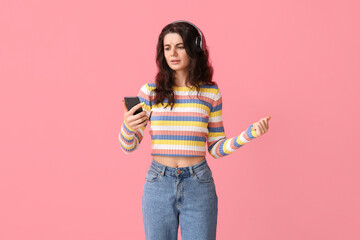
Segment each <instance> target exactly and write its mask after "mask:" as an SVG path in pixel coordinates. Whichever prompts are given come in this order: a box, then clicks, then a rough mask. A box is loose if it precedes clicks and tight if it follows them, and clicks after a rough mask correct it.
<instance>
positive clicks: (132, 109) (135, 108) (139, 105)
mask: <svg viewBox="0 0 360 240" xmlns="http://www.w3.org/2000/svg"><path fill="white" fill-rule="evenodd" d="M142 105H143V103H142V102H141V103H138V104H136V105H135V106H134V107H132V108H131V109H130V111H129V112H131V113H132V114H133V115H134V113H135V111H136V110H138V109H139V108H141V106H142Z"/></svg>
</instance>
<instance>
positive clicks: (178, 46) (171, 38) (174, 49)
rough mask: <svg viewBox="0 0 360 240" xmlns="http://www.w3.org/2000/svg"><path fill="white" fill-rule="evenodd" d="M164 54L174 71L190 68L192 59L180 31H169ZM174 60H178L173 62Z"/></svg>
mask: <svg viewBox="0 0 360 240" xmlns="http://www.w3.org/2000/svg"><path fill="white" fill-rule="evenodd" d="M164 55H165V59H166V62H167V64H168V65H169V67H170V68H171V69H172V70H174V71H184V70H187V69H188V66H189V63H190V60H189V56H188V55H187V53H186V50H185V47H184V43H183V40H182V37H181V36H180V34H178V33H168V34H166V35H165V37H164ZM173 60H176V61H175V62H173Z"/></svg>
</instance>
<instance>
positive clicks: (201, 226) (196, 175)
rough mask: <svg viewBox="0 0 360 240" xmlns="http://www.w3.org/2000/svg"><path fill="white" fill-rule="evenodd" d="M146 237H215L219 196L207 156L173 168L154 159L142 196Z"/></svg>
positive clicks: (196, 239)
mask: <svg viewBox="0 0 360 240" xmlns="http://www.w3.org/2000/svg"><path fill="white" fill-rule="evenodd" d="M142 213H143V222H144V228H145V237H146V240H176V239H177V235H178V228H179V222H180V229H181V238H182V240H215V239H216V224H217V216H218V197H217V194H216V190H215V184H214V179H213V177H212V172H211V170H210V167H209V165H208V164H207V161H206V158H204V160H203V161H201V162H199V163H197V164H195V165H192V166H188V167H182V168H172V167H168V166H165V165H162V164H160V163H158V162H156V161H154V160H152V162H151V164H150V167H149V169H148V171H147V173H146V177H145V184H144V187H143V195H142Z"/></svg>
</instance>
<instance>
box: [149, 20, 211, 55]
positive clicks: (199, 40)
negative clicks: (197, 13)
mask: <svg viewBox="0 0 360 240" xmlns="http://www.w3.org/2000/svg"><path fill="white" fill-rule="evenodd" d="M176 22H186V23H189V24H190V25H192V26H194V27H195V28H196V29H197V30H198V32H199V34H200V36H196V38H195V46H196V50H197V51H199V52H202V51H204V49H205V48H206V44H205V39H204V38H203V34H202V32H201V31H200V29H199V28H198V27H197V26H195V24H193V23H191V22H188V21H184V20H179V21H174V22H172V23H176ZM172 23H169V24H172ZM158 41H159V40H158ZM156 45H157V44H156Z"/></svg>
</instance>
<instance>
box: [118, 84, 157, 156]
mask: <svg viewBox="0 0 360 240" xmlns="http://www.w3.org/2000/svg"><path fill="white" fill-rule="evenodd" d="M149 93H150V91H149V87H148V84H144V85H143V86H142V87H141V88H140V91H139V93H138V95H137V97H138V98H139V100H140V102H143V103H144V105H143V106H142V109H143V110H144V111H145V112H146V115H147V116H148V117H150V111H151V109H150V108H151V107H150V97H149V95H150V94H149ZM148 123H149V122H147V123H146V124H145V125H144V126H142V127H140V128H138V129H136V130H133V129H131V128H130V127H129V126H128V125H127V124H126V122H125V120H123V123H122V124H121V127H120V133H119V136H118V138H119V142H120V145H121V149H122V150H123V152H125V153H126V154H129V153H131V152H133V151H135V150H136V149H138V148H139V146H140V143H141V141H142V139H143V137H144V131H145V128H146V126H147V125H148Z"/></svg>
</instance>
